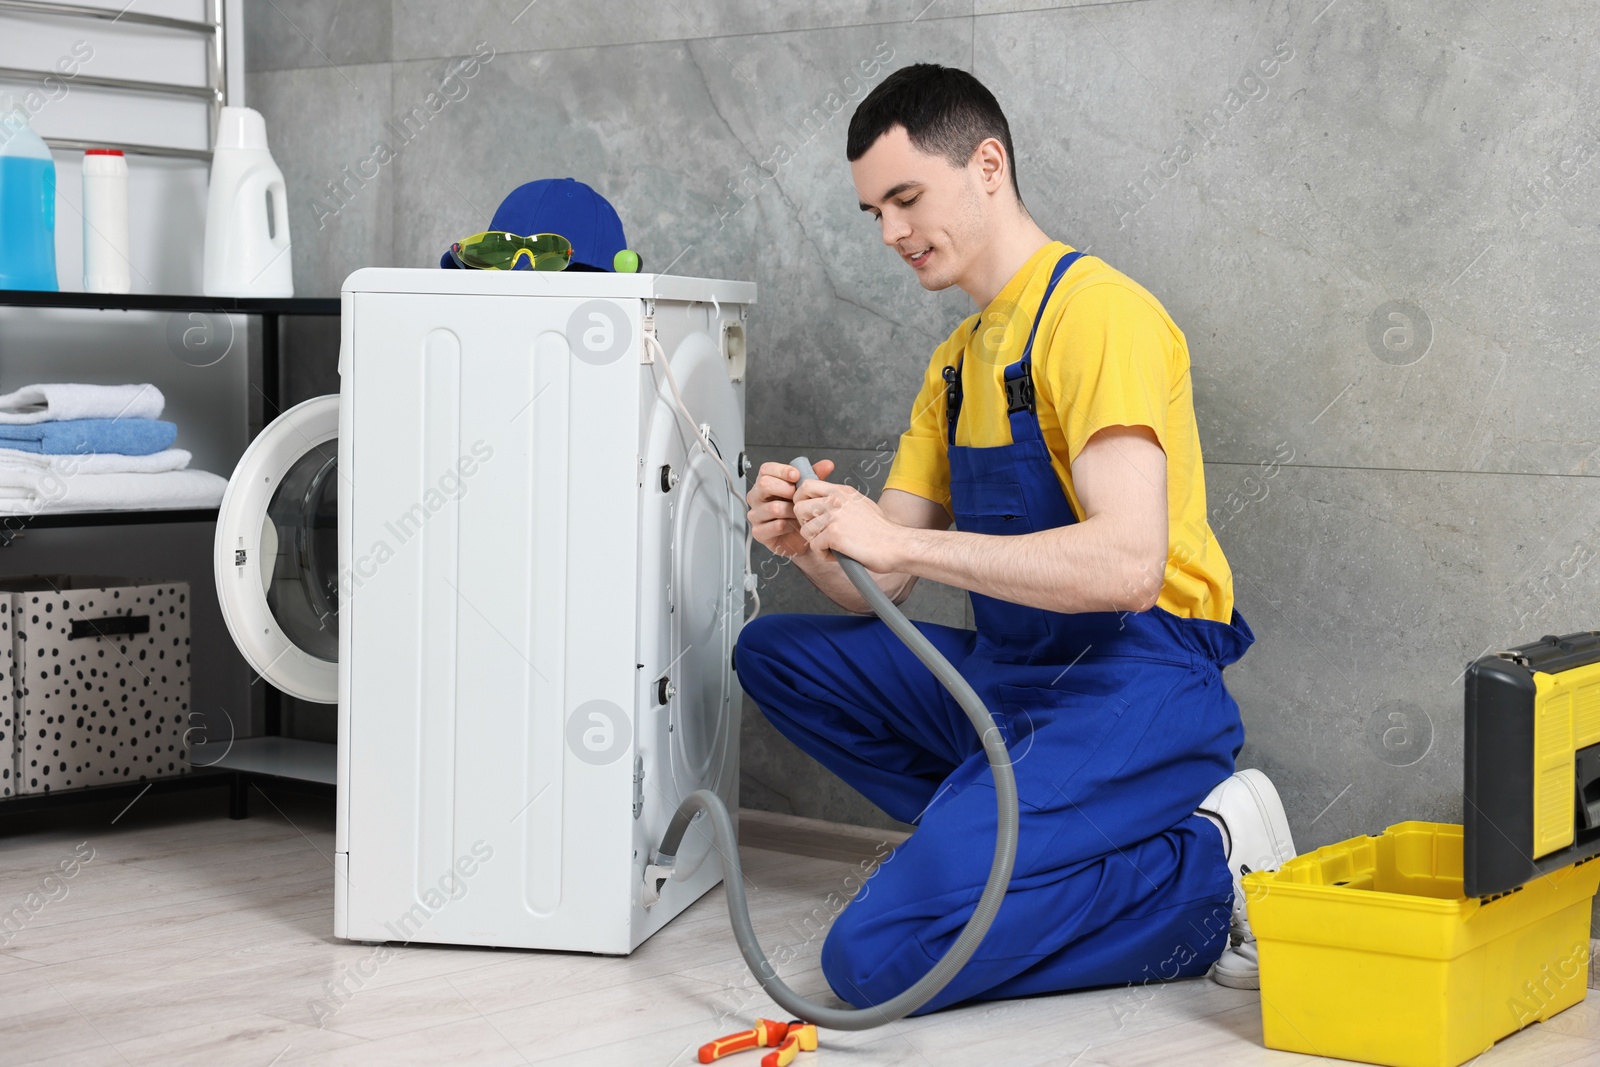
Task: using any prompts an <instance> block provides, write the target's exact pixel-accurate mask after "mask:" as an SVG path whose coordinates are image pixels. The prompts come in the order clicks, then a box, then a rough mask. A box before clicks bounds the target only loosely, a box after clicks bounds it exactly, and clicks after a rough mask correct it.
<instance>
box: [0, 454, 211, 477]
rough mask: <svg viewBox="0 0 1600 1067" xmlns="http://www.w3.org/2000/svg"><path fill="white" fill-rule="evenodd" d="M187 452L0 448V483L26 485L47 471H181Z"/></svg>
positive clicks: (97, 472) (122, 472)
mask: <svg viewBox="0 0 1600 1067" xmlns="http://www.w3.org/2000/svg"><path fill="white" fill-rule="evenodd" d="M192 458H193V457H192V456H190V454H189V451H188V450H187V449H183V448H168V449H163V450H162V451H160V452H152V453H151V454H150V455H148V456H124V455H123V454H122V453H120V452H91V453H89V454H88V455H83V456H79V455H74V454H72V453H70V452H69V453H67V454H66V455H50V454H47V453H44V452H21V451H18V450H17V449H15V448H0V485H27V484H29V481H28V479H30V478H31V479H37V478H38V477H39V475H40V474H42V473H43V472H44V471H47V470H53V471H57V472H58V473H61V474H67V475H71V474H134V473H140V474H155V473H158V472H160V471H181V470H183V469H184V468H185V467H187V466H188V465H189V460H190V459H192Z"/></svg>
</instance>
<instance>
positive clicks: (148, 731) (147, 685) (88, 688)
mask: <svg viewBox="0 0 1600 1067" xmlns="http://www.w3.org/2000/svg"><path fill="white" fill-rule="evenodd" d="M189 608H190V603H189V586H188V583H186V582H163V583H149V584H130V583H129V582H128V581H127V580H124V579H116V578H81V577H72V578H66V577H54V576H52V577H48V578H34V579H7V580H5V581H4V582H0V666H4V668H5V673H6V676H7V680H8V681H9V683H10V685H9V686H0V689H7V690H9V691H8V692H4V693H3V694H0V695H3V696H6V697H9V698H10V707H9V709H8V711H9V713H10V718H11V720H12V726H13V728H12V729H10V730H7V731H6V732H7V733H8V734H9V735H12V736H14V738H15V742H14V752H15V759H14V764H13V767H12V769H11V771H12V773H11V775H10V776H9V777H8V778H5V779H3V780H0V789H6V788H7V787H9V792H13V793H50V792H56V791H59V790H62V789H81V788H84V787H86V786H95V785H107V784H110V783H113V782H130V781H140V780H142V779H146V778H162V777H166V776H168V775H176V774H187V773H188V771H189V754H188V747H187V744H186V739H185V730H186V729H187V727H188V726H189ZM5 718H6V716H5V714H4V713H0V724H3V723H4V720H5Z"/></svg>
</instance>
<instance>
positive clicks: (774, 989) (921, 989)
mask: <svg viewBox="0 0 1600 1067" xmlns="http://www.w3.org/2000/svg"><path fill="white" fill-rule="evenodd" d="M792 466H794V467H795V468H797V469H798V470H799V471H800V480H801V481H802V482H803V481H805V480H806V479H807V478H815V477H816V476H817V475H816V472H815V471H813V470H812V469H811V463H810V461H809V460H807V459H806V458H805V457H803V456H802V457H799V458H797V459H795V460H794V462H793V464H792ZM796 488H798V486H797V487H796ZM834 555H835V556H836V557H837V558H838V560H839V564H840V566H842V567H843V568H844V573H845V575H846V576H848V577H849V579H850V582H851V584H852V585H854V586H855V587H856V589H857V590H858V591H859V592H860V593H861V595H862V596H863V597H865V598H866V601H867V603H868V604H869V605H871V607H872V610H873V611H875V612H877V615H878V617H879V618H880V619H882V620H883V621H884V622H886V623H888V624H889V629H891V630H893V631H894V633H895V636H897V637H899V638H900V640H902V641H904V642H905V643H906V646H907V647H908V648H910V649H911V651H912V652H914V653H916V656H917V658H918V659H920V660H921V661H922V662H923V663H925V664H927V666H928V669H929V670H931V671H933V673H934V675H935V676H936V677H937V678H938V679H939V682H940V683H941V684H942V685H943V686H944V687H945V688H946V689H948V690H950V694H951V696H953V697H955V698H956V702H957V703H959V704H960V705H961V709H962V710H963V711H965V712H966V713H967V719H968V720H969V721H970V722H971V723H972V727H973V729H975V730H977V731H978V736H979V737H980V738H981V739H982V741H983V751H984V754H985V755H987V756H988V757H989V766H990V767H991V768H993V770H994V792H995V799H996V802H997V805H998V807H999V816H1000V818H999V828H998V832H997V833H996V836H995V842H994V862H993V863H992V864H991V865H990V867H989V881H988V882H987V883H986V884H985V885H984V887H983V895H982V896H981V897H979V898H978V906H977V908H976V909H975V910H974V911H973V913H972V918H970V919H968V920H967V925H966V927H965V928H964V929H962V931H961V936H960V937H958V938H956V941H955V944H953V945H951V946H950V951H948V952H946V953H945V954H944V956H943V958H941V959H940V960H939V962H938V963H936V964H934V965H933V968H932V969H931V970H929V971H928V973H927V974H925V975H923V976H922V978H920V979H919V980H918V981H917V982H916V983H915V984H914V985H912V986H911V987H910V988H909V989H907V990H905V991H904V992H903V993H900V994H899V995H898V996H895V997H892V998H890V999H889V1000H886V1001H884V1002H883V1003H882V1004H877V1005H874V1006H872V1007H867V1008H834V1007H829V1006H827V1005H825V1004H813V1003H812V1002H811V1001H809V1000H806V999H805V998H804V997H802V996H800V994H798V993H796V992H795V991H794V990H792V989H790V988H789V987H788V986H787V985H785V984H784V983H783V981H782V980H781V979H779V978H778V975H777V971H776V969H775V968H774V967H773V966H772V964H771V963H770V962H769V961H768V960H767V955H766V953H765V952H762V951H761V945H760V944H759V943H758V942H757V941H756V934H755V930H754V929H752V928H751V925H750V911H749V907H748V906H747V904H746V902H745V897H744V874H743V872H742V871H741V870H740V868H739V847H738V840H737V838H736V835H735V834H734V829H733V820H732V819H731V818H730V817H729V815H728V809H727V807H726V806H725V805H724V804H723V803H722V799H721V798H720V797H718V796H717V795H716V794H715V793H713V792H711V791H710V790H708V789H701V790H697V791H696V792H693V793H690V794H689V795H688V796H686V797H684V798H683V802H682V803H681V804H680V805H679V806H678V810H677V812H676V813H675V814H674V815H673V816H672V822H671V824H670V825H669V826H668V827H667V834H666V836H665V837H664V838H662V841H661V848H660V850H659V851H658V853H657V860H656V863H655V865H654V866H655V867H656V869H657V872H658V873H660V872H661V871H662V870H663V869H665V868H671V867H673V861H674V859H675V858H676V857H677V854H678V847H679V845H680V844H681V843H682V841H683V835H684V832H685V831H686V830H688V828H689V821H690V820H691V819H693V818H694V816H695V814H696V813H697V812H701V811H704V812H705V813H706V815H707V816H708V817H709V818H710V820H711V829H712V832H713V834H714V836H715V838H716V842H717V848H718V851H720V852H721V854H722V863H723V869H722V885H723V889H724V891H725V892H726V893H727V896H728V915H729V917H730V918H731V919H732V920H733V934H734V937H735V938H736V939H737V940H738V942H739V951H740V953H742V954H743V955H744V961H745V963H746V964H748V965H749V967H750V970H751V972H752V973H753V974H754V975H755V976H756V978H757V980H758V981H760V983H761V987H762V988H763V989H765V990H766V991H767V995H768V996H770V997H771V998H772V999H773V1000H774V1001H776V1002H777V1004H778V1005H779V1006H780V1007H781V1008H783V1009H784V1010H785V1011H787V1012H788V1013H789V1014H790V1015H791V1016H793V1017H795V1018H797V1019H804V1020H806V1021H807V1022H813V1023H816V1024H817V1025H818V1026H822V1027H826V1028H828V1029H831V1030H867V1029H870V1028H872V1027H874V1026H882V1025H884V1024H885V1023H890V1022H893V1021H894V1020H896V1019H898V1018H901V1017H902V1016H905V1015H909V1014H910V1013H911V1012H913V1011H916V1010H917V1009H918V1008H920V1007H922V1005H924V1004H926V1003H927V1002H928V1001H930V1000H932V999H933V998H934V996H935V995H936V994H937V993H938V992H939V990H941V989H943V988H944V987H945V986H946V985H947V984H948V983H949V982H950V979H952V978H954V977H955V976H956V973H957V972H958V971H960V970H961V968H962V967H965V966H966V965H967V961H968V960H970V959H971V958H972V954H973V953H974V952H976V951H977V950H978V945H979V943H981V942H982V941H983V938H984V935H985V934H987V933H988V932H989V926H990V924H991V923H993V922H994V917H995V913H996V912H998V911H999V910H1000V902H1001V901H1002V900H1004V899H1005V895H1006V888H1007V886H1009V885H1010V883H1011V868H1012V865H1013V864H1014V863H1015V861H1016V856H1017V780H1016V777H1015V776H1014V775H1013V774H1012V772H1011V754H1010V753H1009V752H1007V751H1006V745H1005V740H1004V739H1003V738H1002V737H1001V734H1000V728H999V726H998V725H997V724H996V723H995V721H994V716H992V715H991V714H990V713H989V709H988V708H987V707H985V706H984V703H983V701H982V700H980V699H979V698H978V694H977V693H975V692H973V689H972V686H970V685H968V684H967V680H966V679H965V678H963V677H961V673H960V672H959V671H957V670H956V669H955V667H953V666H952V665H951V664H950V661H949V660H947V659H945V658H944V656H942V655H941V654H940V653H939V650H938V649H936V648H934V647H933V644H932V643H931V642H930V641H929V640H928V639H927V638H926V637H924V636H923V635H922V632H921V631H920V630H918V629H917V628H916V627H915V626H912V625H911V623H910V621H909V620H908V619H907V618H906V617H905V615H903V614H901V612H900V609H899V608H897V607H895V606H894V604H893V603H892V602H890V600H889V598H888V597H887V596H885V595H884V593H883V590H882V589H879V588H878V583H877V582H875V581H873V580H872V576H871V575H870V574H868V573H867V569H866V568H865V567H863V566H862V565H861V564H859V563H857V562H856V561H855V560H853V559H851V558H850V557H848V556H844V555H840V554H839V553H837V552H836V553H834ZM673 874H674V876H675V877H677V878H680V879H681V878H686V877H688V874H689V872H687V871H677V870H676V869H675V868H674V870H673ZM665 881H666V878H665V877H660V878H658V879H657V881H656V888H657V889H659V888H660V886H661V884H662V883H664V882H665Z"/></svg>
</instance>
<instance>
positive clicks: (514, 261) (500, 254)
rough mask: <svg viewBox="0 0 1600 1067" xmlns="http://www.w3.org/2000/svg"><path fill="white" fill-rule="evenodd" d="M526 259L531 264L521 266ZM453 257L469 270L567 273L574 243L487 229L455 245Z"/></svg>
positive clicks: (547, 235) (546, 235)
mask: <svg viewBox="0 0 1600 1067" xmlns="http://www.w3.org/2000/svg"><path fill="white" fill-rule="evenodd" d="M524 256H526V257H527V260H528V265H527V266H526V267H521V266H519V265H518V264H519V263H520V262H521V261H522V259H523V257H524ZM450 258H451V259H454V260H455V261H456V266H458V267H465V268H467V269H468V270H566V269H567V264H569V263H571V262H572V242H571V241H569V240H567V239H566V238H565V237H562V236H561V235H560V234H554V233H536V234H534V235H533V236H531V237H525V236H523V235H521V234H516V233H504V232H502V231H500V230H487V231H485V232H483V233H475V234H473V235H472V236H471V237H464V238H462V239H461V240H459V241H457V242H456V243H455V244H453V245H451V246H450Z"/></svg>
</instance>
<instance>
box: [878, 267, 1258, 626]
mask: <svg viewBox="0 0 1600 1067" xmlns="http://www.w3.org/2000/svg"><path fill="white" fill-rule="evenodd" d="M1070 251H1072V249H1071V248H1069V247H1068V246H1067V245H1064V244H1062V243H1061V242H1059V241H1052V242H1051V243H1050V244H1048V245H1046V246H1045V247H1043V248H1041V249H1040V250H1039V251H1038V252H1036V253H1035V254H1034V255H1033V257H1032V258H1031V259H1029V260H1028V262H1027V263H1026V264H1024V265H1023V267H1022V269H1021V270H1019V271H1017V273H1016V275H1015V276H1014V277H1013V278H1012V279H1011V280H1010V281H1009V282H1007V283H1006V286H1005V288H1004V289H1002V290H1000V293H999V294H998V295H997V296H996V297H995V298H994V301H993V303H991V304H990V305H989V306H988V307H987V308H985V309H984V310H983V313H982V316H981V318H982V324H981V325H979V326H978V328H977V330H976V331H974V329H973V326H974V324H975V323H977V322H978V321H979V318H980V316H978V315H974V316H972V317H970V318H968V319H967V320H966V321H964V322H963V323H962V324H961V325H960V326H958V327H956V330H955V332H954V333H952V334H951V335H950V336H949V337H948V338H947V339H946V340H945V341H944V343H943V344H941V345H940V346H939V347H938V348H937V349H935V350H934V353H933V359H932V360H931V361H930V362H929V364H928V372H927V375H926V377H925V378H924V380H923V383H922V389H921V391H920V392H919V393H918V394H917V400H916V404H915V405H914V406H913V408H912V413H911V426H910V428H909V429H908V430H907V431H906V432H905V433H904V434H902V435H901V437H900V449H899V451H898V452H897V453H896V454H895V457H894V464H893V466H892V467H891V468H890V471H889V479H888V482H887V483H886V484H885V488H887V489H902V490H904V491H906V492H908V493H914V494H916V495H917V496H920V497H923V498H925V499H928V500H933V501H937V502H938V503H940V504H943V505H944V506H945V507H946V508H949V507H950V462H949V456H948V454H947V452H946V448H945V440H946V437H945V434H946V427H945V382H944V368H945V367H947V366H953V365H955V364H956V363H957V362H958V361H959V362H960V364H961V387H962V393H963V402H962V407H961V417H960V420H959V422H958V424H957V426H956V444H958V445H967V446H971V447H974V448H988V447H994V446H997V445H1009V444H1011V423H1010V420H1009V419H1008V418H1007V416H1006V403H1005V388H1004V385H1003V384H1002V382H1003V378H1004V373H1005V367H1006V365H1007V364H1010V363H1014V362H1016V361H1017V360H1018V359H1020V358H1021V356H1022V350H1023V348H1024V347H1025V346H1026V345H1027V343H1028V331H1029V329H1031V328H1032V326H1033V320H1034V316H1035V314H1037V312H1038V310H1039V301H1040V299H1042V298H1043V296H1044V289H1045V286H1046V285H1047V284H1048V283H1049V280H1050V271H1051V268H1052V267H1054V265H1055V262H1056V260H1057V259H1059V258H1060V257H1061V256H1062V255H1064V254H1065V253H1067V252H1070ZM1033 381H1034V388H1035V390H1036V391H1037V395H1038V399H1037V403H1036V407H1037V409H1038V416H1039V428H1040V431H1041V432H1042V433H1043V435H1044V440H1045V444H1046V446H1047V447H1048V448H1049V450H1050V465H1051V466H1052V467H1054V468H1055V472H1056V477H1057V478H1058V479H1059V480H1060V482H1061V488H1062V489H1063V490H1064V491H1065V492H1066V495H1067V500H1068V501H1069V502H1070V503H1071V505H1072V512H1073V514H1074V515H1076V516H1077V517H1078V520H1079V521H1080V522H1081V521H1082V520H1083V517H1084V515H1083V506H1082V505H1081V504H1080V503H1079V502H1078V496H1077V493H1076V492H1075V491H1074V490H1073V487H1072V468H1071V462H1072V460H1073V459H1074V458H1076V457H1077V455H1078V453H1079V452H1081V451H1082V450H1083V446H1084V445H1085V444H1086V443H1087V442H1088V440H1089V438H1090V437H1092V436H1094V434H1095V433H1096V432H1097V431H1099V430H1102V429H1104V428H1106V427H1107V426H1147V427H1149V428H1150V429H1151V430H1152V431H1153V432H1154V433H1155V435H1156V439H1157V440H1158V441H1159V442H1160V443H1161V447H1162V449H1164V450H1165V451H1166V454H1167V516H1168V538H1167V549H1168V555H1167V567H1166V573H1165V575H1164V576H1163V581H1162V585H1161V593H1160V595H1159V597H1158V598H1157V601H1156V604H1157V606H1158V607H1161V608H1164V609H1165V610H1167V611H1170V612H1171V613H1172V614H1174V615H1177V616H1179V617H1181V618H1203V619H1214V620H1216V621H1218V622H1223V623H1226V622H1228V621H1229V619H1230V618H1231V617H1232V614H1233V572H1232V570H1231V569H1230V568H1229V567H1228V561H1227V560H1226V559H1225V558H1224V557H1223V555H1222V548H1221V546H1220V545H1218V544H1217V540H1216V537H1215V536H1214V535H1213V534H1212V532H1211V527H1210V526H1209V524H1208V523H1207V522H1206V483H1205V472H1204V469H1203V468H1202V467H1201V461H1200V434H1199V431H1198V430H1197V429H1196V427H1195V421H1194V396H1193V392H1192V388H1191V385H1190V380H1189V349H1188V345H1187V344H1186V342H1185V341H1184V338H1183V331H1181V330H1179V329H1178V327H1177V326H1176V325H1175V324H1174V323H1173V321H1172V319H1171V318H1170V317H1169V316H1168V315H1167V312H1166V309H1165V308H1163V307H1162V306H1161V304H1160V302H1158V301H1157V300H1156V298H1155V297H1153V296H1151V295H1150V294H1149V293H1147V292H1145V290H1144V289H1143V288H1141V287H1140V286H1139V285H1138V284H1137V283H1136V282H1134V281H1133V280H1132V279H1131V278H1128V277H1127V276H1125V275H1123V274H1122V273H1121V272H1119V271H1117V270H1115V269H1113V268H1112V267H1110V266H1108V265H1107V264H1105V263H1104V262H1102V261H1101V260H1099V259H1096V258H1094V257H1093V256H1083V257H1081V258H1080V259H1079V260H1078V261H1077V262H1075V263H1074V264H1073V265H1072V266H1071V267H1070V268H1068V270H1067V272H1066V274H1065V275H1063V277H1062V279H1061V281H1060V282H1059V283H1057V285H1056V290H1055V292H1054V293H1053V294H1052V295H1051V298H1050V305H1049V307H1048V308H1046V310H1045V314H1044V318H1043V319H1042V320H1041V321H1040V323H1039V334H1038V337H1037V338H1035V340H1034V343H1033Z"/></svg>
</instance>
